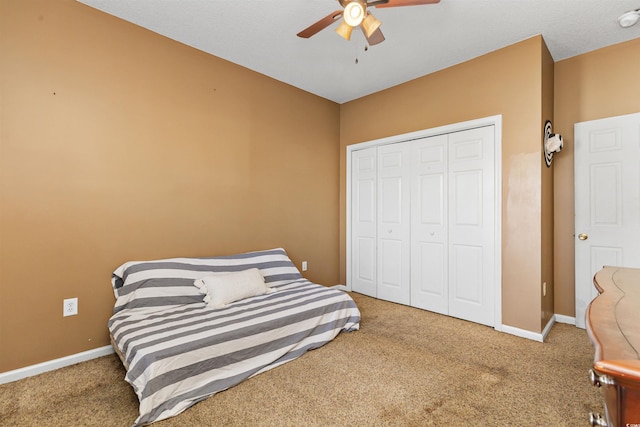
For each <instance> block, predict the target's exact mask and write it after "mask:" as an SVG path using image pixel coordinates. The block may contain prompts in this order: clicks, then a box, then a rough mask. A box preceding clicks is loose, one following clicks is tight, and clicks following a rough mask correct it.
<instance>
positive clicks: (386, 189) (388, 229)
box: [377, 142, 411, 305]
mask: <svg viewBox="0 0 640 427" xmlns="http://www.w3.org/2000/svg"><path fill="white" fill-rule="evenodd" d="M410 153H411V145H410V144H409V143H406V142H403V143H399V144H389V145H385V146H382V147H379V148H378V234H377V236H378V238H377V246H378V269H377V271H378V286H377V293H378V298H380V299H384V300H387V301H393V302H397V303H399V304H406V305H409V304H410V303H411V298H410V295H411V280H410V276H411V254H410V250H411V226H410V223H411V199H410V197H411V192H410V190H411V188H410V181H411V167H410V166H411V164H410V160H409V159H410Z"/></svg>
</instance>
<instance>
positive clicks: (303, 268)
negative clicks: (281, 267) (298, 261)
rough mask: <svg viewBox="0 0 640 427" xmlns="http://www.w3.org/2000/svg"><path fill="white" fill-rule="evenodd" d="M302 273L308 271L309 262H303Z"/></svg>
mask: <svg viewBox="0 0 640 427" xmlns="http://www.w3.org/2000/svg"><path fill="white" fill-rule="evenodd" d="M302 271H307V261H302Z"/></svg>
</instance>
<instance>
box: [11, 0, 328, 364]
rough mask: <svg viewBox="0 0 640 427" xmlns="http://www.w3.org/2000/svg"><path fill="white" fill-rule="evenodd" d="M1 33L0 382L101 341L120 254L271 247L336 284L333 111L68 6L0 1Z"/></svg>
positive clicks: (68, 0)
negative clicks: (67, 305) (67, 304)
mask: <svg viewBox="0 0 640 427" xmlns="http://www.w3.org/2000/svg"><path fill="white" fill-rule="evenodd" d="M0 34H1V37H0V43H1V44H0V100H1V101H0V102H2V105H1V108H0V125H1V126H0V144H1V145H0V239H1V240H0V372H3V371H8V370H12V369H15V368H19V367H23V366H28V365H32V364H35V363H39V362H43V361H46V360H50V359H54V358H58V357H61V356H66V355H69V354H74V353H78V352H81V351H85V350H88V349H92V348H97V347H101V346H104V345H107V344H108V335H107V327H106V323H107V319H108V318H109V316H110V314H111V312H112V307H113V302H114V297H113V293H112V292H111V288H110V277H111V272H112V271H113V270H114V269H115V268H116V267H117V266H118V265H120V264H121V263H122V262H124V261H127V260H132V259H153V258H159V257H173V256H209V255H217V254H229V253H235V252H239V251H246V250H257V249H265V248H270V247H277V246H282V247H285V248H286V249H287V250H288V251H289V254H290V255H291V257H292V258H293V260H294V261H295V262H296V263H297V264H298V265H300V261H302V260H308V262H309V271H308V277H309V278H310V279H311V280H314V281H316V282H318V283H322V284H326V285H333V284H335V283H337V281H338V279H339V259H338V233H339V229H338V223H339V218H338V210H337V206H338V196H339V193H338V178H339V172H338V164H339V160H338V159H339V154H338V140H339V119H340V118H339V106H338V105H337V104H335V103H333V102H330V101H327V100H324V99H321V98H319V97H316V96H314V95H311V94H308V93H306V92H303V91H301V90H298V89H295V88H293V87H291V86H288V85H285V84H283V83H280V82H277V81H275V80H273V79H270V78H267V77H265V76H262V75H260V74H257V73H254V72H252V71H249V70H247V69H245V68H242V67H239V66H236V65H233V64H231V63H229V62H226V61H223V60H221V59H218V58H215V57H213V56H210V55H207V54H204V53H202V52H199V51H197V50H195V49H192V48H189V47H187V46H184V45H181V44H179V43H176V42H173V41H171V40H168V39H166V38H163V37H161V36H158V35H157V34H154V33H152V32H149V31H146V30H144V29H141V28H139V27H136V26H134V25H132V24H129V23H126V22H124V21H121V20H119V19H116V18H114V17H112V16H110V15H107V14H103V13H101V12H98V11H96V10H94V9H91V8H89V7H86V6H84V5H82V4H80V3H77V2H75V1H73V0H56V1H50V0H29V1H14V0H0ZM70 297H79V311H80V314H79V315H78V316H75V317H67V318H63V317H62V300H63V299H64V298H70Z"/></svg>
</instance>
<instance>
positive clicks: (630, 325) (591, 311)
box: [586, 267, 640, 427]
mask: <svg viewBox="0 0 640 427" xmlns="http://www.w3.org/2000/svg"><path fill="white" fill-rule="evenodd" d="M593 282H594V284H595V286H596V288H597V289H598V292H600V295H598V296H597V297H596V298H595V299H594V300H593V301H592V302H591V304H590V305H589V308H588V309H587V314H586V325H587V334H588V335H589V339H590V340H591V343H592V344H593V346H594V348H595V357H594V362H593V369H592V370H591V371H590V377H591V378H590V380H591V383H592V384H593V385H594V386H598V387H602V391H603V397H604V404H605V414H604V415H600V414H593V413H592V414H591V415H590V422H591V425H595V426H609V427H640V269H638V268H621V267H604V268H603V269H602V270H600V271H599V272H598V273H597V274H596V275H595V277H594V280H593Z"/></svg>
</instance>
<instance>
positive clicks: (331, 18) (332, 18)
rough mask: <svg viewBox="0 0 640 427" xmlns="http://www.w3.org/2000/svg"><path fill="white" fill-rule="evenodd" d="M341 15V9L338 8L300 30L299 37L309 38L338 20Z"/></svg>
mask: <svg viewBox="0 0 640 427" xmlns="http://www.w3.org/2000/svg"><path fill="white" fill-rule="evenodd" d="M340 17H342V11H341V10H336V11H335V12H331V13H330V14H329V15H327V16H325V17H324V18H322V19H321V20H319V21H318V22H316V23H315V24H312V25H310V26H309V27H307V28H305V29H304V30H302V31H300V32H299V33H298V37H302V38H305V39H308V38H309V37H311V36H313V35H314V34H316V33H318V32H320V31H322V30H324V29H325V28H327V27H328V26H329V25H331V24H333V23H334V22H336V20H338V19H339V18H340Z"/></svg>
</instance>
